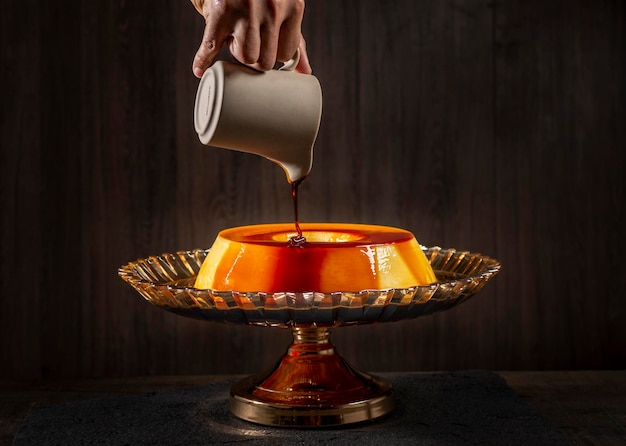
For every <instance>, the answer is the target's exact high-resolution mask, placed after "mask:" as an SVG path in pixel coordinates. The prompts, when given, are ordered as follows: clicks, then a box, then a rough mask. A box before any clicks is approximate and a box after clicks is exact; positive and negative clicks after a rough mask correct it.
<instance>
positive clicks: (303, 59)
mask: <svg viewBox="0 0 626 446" xmlns="http://www.w3.org/2000/svg"><path fill="white" fill-rule="evenodd" d="M299 48H300V60H299V61H298V65H296V69H295V70H294V71H296V72H297V73H304V74H311V73H312V72H313V70H312V68H311V63H310V62H309V55H308V54H307V52H306V42H305V40H304V37H301V38H300V46H299Z"/></svg>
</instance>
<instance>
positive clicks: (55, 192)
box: [0, 0, 626, 379]
mask: <svg viewBox="0 0 626 446" xmlns="http://www.w3.org/2000/svg"><path fill="white" fill-rule="evenodd" d="M1 5H2V6H1V15H0V39H1V40H0V43H1V60H0V62H1V65H0V70H1V77H0V94H1V102H2V105H1V115H0V116H1V121H0V124H1V140H0V142H1V146H2V147H1V149H2V150H1V167H0V208H1V209H2V218H1V219H0V224H1V226H0V230H1V231H0V234H1V253H0V271H1V275H0V280H1V283H0V293H1V294H0V376H2V377H4V378H11V379H17V378H42V377H43V378H45V377H90V376H95V377H99V376H128V375H145V374H210V373H249V372H256V371H259V370H260V369H261V368H263V367H265V366H268V365H270V364H271V363H272V362H273V361H274V360H275V359H276V358H277V357H278V355H279V354H280V353H282V351H283V350H284V348H285V347H286V345H287V344H288V342H289V339H290V335H289V333H288V332H287V331H283V330H278V329H263V328H248V327H238V326H227V325H218V324H210V323H206V322H200V321H195V320H187V319H184V318H181V317H179V316H175V315H173V314H170V313H167V312H164V311H162V310H159V309H157V308H154V307H152V306H150V305H149V304H148V303H147V302H145V301H144V300H143V299H141V298H140V297H139V296H138V295H137V294H136V293H135V292H134V291H133V290H132V289H131V288H130V287H129V286H128V285H126V284H125V283H123V282H122V281H121V280H120V279H119V278H118V277H117V268H118V267H119V266H120V265H122V264H124V263H126V262H128V261H130V260H134V259H136V258H139V257H144V256H148V255H153V254H160V253H162V252H172V251H176V250H181V249H191V248H196V247H209V246H210V244H211V243H212V241H213V239H214V237H215V235H216V234H217V232H218V231H219V230H220V229H223V228H226V227H230V226H234V225H241V224H252V223H262V222H277V221H290V220H291V218H292V213H291V202H290V195H289V194H290V189H289V186H288V184H287V182H286V181H285V179H284V175H283V173H282V171H281V170H280V168H278V167H277V166H275V165H273V164H271V163H269V162H267V161H265V160H263V159H262V158H259V157H255V156H252V155H245V154H240V153H236V152H230V151H226V150H218V149H210V148H206V147H203V146H202V145H201V144H200V143H199V142H198V140H197V137H196V134H195V132H194V129H193V125H192V107H193V100H194V95H195V90H196V86H197V80H196V79H195V78H194V77H193V76H192V74H191V68H190V65H191V60H192V57H193V55H194V53H195V50H196V47H197V45H198V43H199V40H200V38H201V35H202V29H203V23H202V18H201V17H200V16H199V15H197V13H196V11H195V10H194V8H193V7H192V6H191V5H190V4H189V2H188V1H185V0H176V1H173V0H152V1H139V0H106V1H105V0H99V1H78V0H68V1H64V2H60V3H59V2H49V1H47V2H46V1H36V0H8V1H7V0H2V3H1ZM304 31H305V36H306V37H307V41H308V46H309V53H310V58H311V61H312V65H313V67H314V71H315V74H316V75H317V76H318V78H319V79H320V81H321V83H322V87H323V91H324V117H323V123H322V128H321V130H320V135H319V139H318V142H317V145H316V148H315V163H314V167H313V172H312V174H311V176H310V178H309V179H308V180H307V181H306V182H305V183H304V184H303V186H302V192H301V217H302V220H304V221H335V222H338V221H347V222H363V223H377V224H388V225H394V226H400V227H404V228H407V229H410V230H411V231H413V232H414V233H415V234H416V236H417V238H418V240H419V241H420V242H421V243H423V244H426V245H440V246H444V247H456V248H459V249H464V250H470V251H478V252H483V253H485V254H489V255H492V256H494V257H496V258H498V259H499V260H501V261H502V264H503V270H502V272H501V274H500V275H499V276H497V277H496V278H495V280H494V281H493V282H492V283H490V284H489V285H488V286H487V287H486V288H485V289H484V290H483V291H482V292H481V293H480V294H479V295H478V296H477V297H476V298H474V299H473V300H472V301H470V302H468V303H466V304H464V305H462V306H460V307H458V308H455V309H453V310H451V311H449V312H446V313H441V314H438V315H434V316H432V317H427V318H423V319H419V320H414V321H405V322H398V323H394V324H381V325H376V326H365V327H353V328H342V329H338V330H335V332H334V334H333V339H334V341H335V343H336V345H337V346H338V348H339V350H340V352H341V353H342V354H343V355H344V356H345V357H346V358H347V359H348V360H349V361H350V362H352V363H353V364H354V365H356V366H358V367H361V368H363V369H365V370H372V371H388V370H396V371H402V370H433V369H438V370H442V369H443V370H447V369H466V368H485V369H497V370H504V369H596V368H625V367H626V323H625V320H626V293H625V291H624V283H625V279H626V274H625V273H624V271H625V266H624V265H625V261H624V253H625V252H626V243H625V241H624V240H625V237H624V234H623V231H624V226H625V225H626V220H625V218H624V200H625V194H624V192H625V190H626V188H625V182H624V170H625V167H626V166H625V160H626V156H625V154H624V152H625V148H626V133H625V130H624V129H625V127H626V126H625V124H626V122H625V120H626V114H625V106H626V9H625V6H624V2H622V1H621V0H613V1H608V0H607V1H593V0H575V1H545V0H541V1H539V0H530V1H529V0H523V1H522V0H519V1H499V0H490V1H471V0H456V1H440V0H419V1H415V0H395V1H393V2H381V1H378V0H309V1H308V3H307V12H306V18H305V26H304Z"/></svg>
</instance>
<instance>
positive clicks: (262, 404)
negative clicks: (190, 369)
mask: <svg viewBox="0 0 626 446" xmlns="http://www.w3.org/2000/svg"><path fill="white" fill-rule="evenodd" d="M293 332H294V341H293V343H292V344H291V345H290V346H289V349H288V350H287V353H286V354H285V355H284V356H283V357H282V359H281V360H280V361H279V363H278V364H277V366H276V367H275V368H274V369H273V370H272V371H271V372H270V373H268V374H265V375H259V376H251V377H247V378H245V379H243V380H241V381H239V382H237V383H235V384H234V385H233V386H232V388H231V396H230V410H231V412H232V413H233V414H234V415H235V416H237V417H239V418H241V419H243V420H246V421H250V422H252V423H256V424H262V425H266V426H282V427H308V428H316V427H332V426H345V425H348V424H354V423H363V422H367V421H372V420H375V419H377V418H380V417H383V416H384V415H387V414H388V413H390V412H391V411H392V410H393V409H394V400H393V395H392V390H391V384H390V383H388V382H387V381H385V380H383V379H381V378H379V377H376V376H373V375H369V374H365V373H361V372H358V371H356V370H354V369H353V368H352V367H350V366H349V365H348V364H347V363H346V362H345V361H344V359H343V358H342V357H341V356H340V355H339V354H337V352H336V351H335V348H334V346H333V345H332V343H331V342H330V339H329V337H330V328H320V327H307V328H294V329H293Z"/></svg>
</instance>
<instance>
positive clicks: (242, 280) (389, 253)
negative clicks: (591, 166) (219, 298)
mask: <svg viewBox="0 0 626 446" xmlns="http://www.w3.org/2000/svg"><path fill="white" fill-rule="evenodd" d="M300 229H301V231H302V236H303V237H304V238H305V239H306V242H304V243H303V244H300V245H298V246H294V245H293V244H290V243H289V242H290V240H291V239H293V238H294V237H296V236H298V235H299V234H298V232H296V231H295V230H294V225H293V224H287V223H284V224H282V223H279V224H264V225H253V226H241V227H234V228H230V229H225V230H223V231H221V232H220V233H219V234H218V236H217V238H216V239H215V242H214V243H213V246H212V248H211V250H210V251H209V254H208V255H207V257H206V259H205V260H204V262H203V264H202V267H201V269H200V272H199V273H198V277H197V279H196V282H195V288H200V289H212V290H216V291H239V292H266V293H278V292H294V293H301V292H311V291H315V292H322V293H332V292H340V291H341V292H357V291H361V290H367V289H372V290H381V289H390V288H409V287H412V286H417V285H429V284H432V283H434V282H436V281H437V278H436V277H435V274H434V272H433V270H432V268H431V266H430V263H429V262H428V260H427V259H426V256H425V255H424V253H423V251H422V249H421V247H420V245H419V244H418V242H417V240H416V239H415V237H414V236H413V234H412V233H410V232H409V231H406V230H403V229H399V228H393V227H388V226H374V225H362V224H347V223H343V224H341V223H308V224H305V223H303V224H301V225H300Z"/></svg>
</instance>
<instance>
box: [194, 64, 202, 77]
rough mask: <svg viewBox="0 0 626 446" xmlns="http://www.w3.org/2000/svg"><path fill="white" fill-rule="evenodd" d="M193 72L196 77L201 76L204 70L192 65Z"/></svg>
mask: <svg viewBox="0 0 626 446" xmlns="http://www.w3.org/2000/svg"><path fill="white" fill-rule="evenodd" d="M193 74H194V75H195V76H196V77H197V78H201V77H202V75H203V74H204V70H203V69H202V68H200V67H193Z"/></svg>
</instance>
